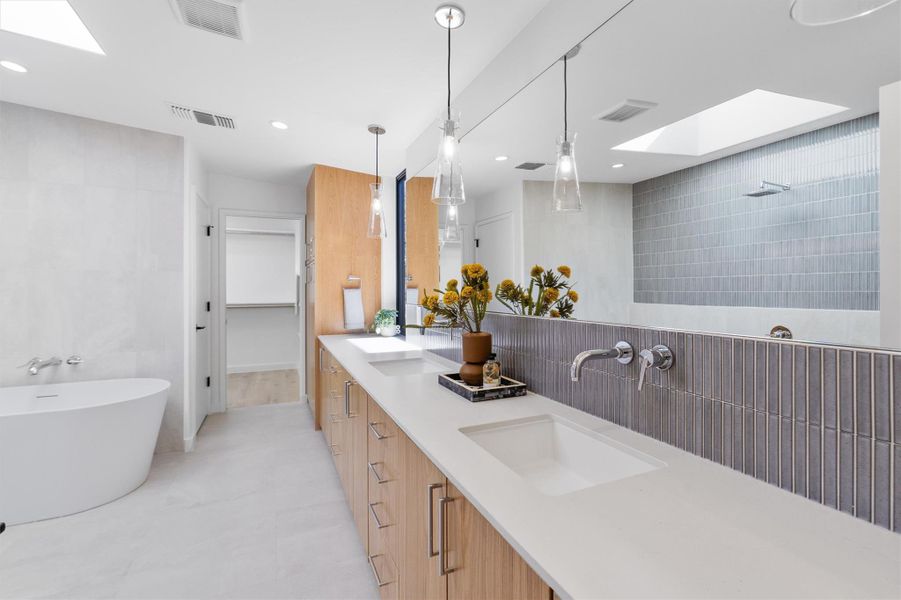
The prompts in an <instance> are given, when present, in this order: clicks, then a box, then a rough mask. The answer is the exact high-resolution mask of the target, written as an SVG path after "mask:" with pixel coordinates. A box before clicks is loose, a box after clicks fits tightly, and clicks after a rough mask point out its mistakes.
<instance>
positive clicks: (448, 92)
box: [447, 9, 453, 121]
mask: <svg viewBox="0 0 901 600" xmlns="http://www.w3.org/2000/svg"><path fill="white" fill-rule="evenodd" d="M452 19H453V13H452V12H451V10H450V9H448V11H447V120H448V121H450V118H451V108H450V107H451V20H452Z"/></svg>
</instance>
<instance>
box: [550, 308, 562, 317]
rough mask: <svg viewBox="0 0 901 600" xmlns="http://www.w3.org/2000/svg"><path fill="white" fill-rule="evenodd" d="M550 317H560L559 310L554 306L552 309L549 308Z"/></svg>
mask: <svg viewBox="0 0 901 600" xmlns="http://www.w3.org/2000/svg"><path fill="white" fill-rule="evenodd" d="M551 318H552V319H558V318H560V311H559V310H557V309H556V308H554V309H552V310H551Z"/></svg>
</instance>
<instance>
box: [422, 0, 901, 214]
mask: <svg viewBox="0 0 901 600" xmlns="http://www.w3.org/2000/svg"><path fill="white" fill-rule="evenodd" d="M789 5H790V2H789V0H728V1H725V0H679V1H678V2H673V1H672V0H635V1H634V2H632V4H630V5H629V6H628V7H627V8H626V9H625V10H623V11H622V12H621V13H620V14H619V15H618V16H617V17H615V18H614V19H613V20H612V21H611V22H610V23H608V24H607V25H606V26H604V27H603V28H601V29H600V30H598V31H597V32H596V33H595V34H594V35H593V36H591V38H589V39H588V40H587V41H586V42H585V43H584V44H583V45H582V50H581V52H580V54H579V55H578V56H577V57H576V58H575V59H573V60H572V61H570V63H569V125H570V130H572V131H576V132H577V133H578V138H577V144H576V155H577V162H578V166H579V174H580V177H581V179H583V180H587V181H606V182H621V183H634V182H636V181H641V180H643V179H647V178H649V177H653V176H657V175H661V174H664V173H669V172H672V171H675V170H678V169H682V168H685V167H688V166H691V165H694V164H699V163H702V162H707V161H709V160H711V159H713V158H718V157H719V156H724V155H727V154H732V153H734V152H736V151H738V150H742V149H745V148H747V147H752V146H757V145H761V144H763V143H767V142H769V141H773V140H774V139H781V138H784V137H788V136H789V135H794V134H797V133H800V132H801V131H805V130H812V129H816V128H819V127H822V126H825V125H828V124H831V123H836V122H840V121H845V120H847V119H850V118H853V117H855V116H860V115H864V114H869V113H872V112H876V111H877V110H878V88H879V86H880V85H884V84H886V83H889V82H892V81H897V80H899V79H901V3H897V4H895V5H893V6H890V7H888V8H886V9H884V10H882V11H879V12H877V13H874V14H872V15H869V16H867V17H864V18H861V19H857V20H855V21H851V22H847V23H842V24H838V25H833V26H828V27H817V28H812V27H803V26H800V25H798V24H796V23H795V22H794V21H792V20H790V19H789V16H788V9H789ZM576 41H577V40H573V42H574V43H575V42H576ZM758 88H760V89H765V90H770V91H774V92H779V93H783V94H789V95H794V96H801V97H806V98H812V99H815V100H821V101H825V102H830V103H834V104H839V105H842V106H847V107H850V110H849V111H846V112H843V113H839V114H838V115H835V116H834V117H831V118H829V119H825V120H821V121H817V122H815V123H813V124H810V125H808V126H806V127H802V128H795V129H792V130H789V131H786V132H782V133H781V134H776V135H773V136H769V137H767V138H762V139H761V140H757V141H756V142H753V143H750V144H745V145H743V146H738V147H733V148H730V149H726V150H724V151H720V152H718V153H713V154H709V155H705V156H701V157H688V156H674V155H661V154H644V153H641V154H640V153H634V152H624V151H613V150H611V148H612V147H613V146H616V145H618V144H620V143H622V142H624V141H626V140H629V139H632V138H634V137H636V136H639V135H642V134H645V133H648V132H650V131H653V130H655V129H657V128H658V127H661V126H663V125H667V124H669V123H672V122H674V121H677V120H679V119H681V118H683V117H686V116H688V115H690V114H693V113H696V112H698V111H700V110H703V109H705V108H709V107H711V106H713V105H716V104H719V103H721V102H723V101H725V100H728V99H730V98H733V97H736V96H739V95H741V94H744V93H746V92H748V91H751V90H753V89H758ZM562 96H563V80H562V65H559V66H555V67H554V68H552V69H551V70H549V71H548V72H546V73H545V74H544V75H542V76H541V77H540V78H539V79H538V80H536V81H535V82H534V83H532V84H531V85H530V86H529V87H528V88H526V89H525V90H524V91H523V92H521V93H520V94H518V95H517V96H516V97H515V98H513V99H512V100H511V101H510V102H508V103H507V104H506V105H504V106H503V107H502V108H501V109H500V110H499V111H497V112H496V113H495V114H494V115H492V116H491V117H490V118H489V119H488V120H486V121H485V122H484V123H482V124H480V125H479V126H478V127H477V128H476V129H475V130H473V131H472V132H470V133H469V134H468V135H467V136H466V137H465V138H464V140H463V143H462V144H461V150H462V152H463V159H464V173H465V181H466V187H467V194H468V195H469V196H470V197H476V196H478V195H479V194H483V193H486V192H489V191H491V190H493V189H496V188H498V187H501V186H505V185H512V184H513V183H514V182H516V181H518V180H521V179H553V171H554V169H553V165H551V166H548V167H544V168H543V169H541V170H539V171H535V172H529V171H519V170H515V169H514V168H513V167H514V166H515V165H517V164H519V163H521V162H524V161H536V162H549V163H552V162H553V161H554V158H555V140H556V137H557V136H558V135H559V134H560V132H561V130H562V129H563V114H562V110H563V109H562V105H563V97H562ZM626 98H635V99H639V100H649V101H653V102H657V103H658V104H659V106H657V107H656V108H654V109H652V110H650V111H648V112H646V113H644V114H643V115H640V116H637V117H635V118H633V119H631V120H629V121H626V122H624V123H607V122H602V121H597V120H594V119H593V117H594V116H595V115H597V114H599V113H601V112H602V111H605V110H606V109H608V108H611V107H613V106H614V105H615V104H617V103H618V102H620V101H621V100H624V99H626ZM497 155H507V156H509V157H510V159H509V160H508V161H506V162H496V161H495V160H494V157H495V156H497ZM620 162H622V163H625V164H626V166H625V167H624V168H622V169H612V168H610V165H612V164H614V163H620ZM430 170H431V169H430V168H429V169H426V170H425V171H430Z"/></svg>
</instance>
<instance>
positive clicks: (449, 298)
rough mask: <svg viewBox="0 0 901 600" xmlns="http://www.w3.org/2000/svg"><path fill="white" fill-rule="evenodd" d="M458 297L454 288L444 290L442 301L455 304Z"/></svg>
mask: <svg viewBox="0 0 901 600" xmlns="http://www.w3.org/2000/svg"><path fill="white" fill-rule="evenodd" d="M459 299H460V295H459V294H458V293H457V292H455V291H454V290H448V291H446V292H444V303H445V304H456V303H457V300H459Z"/></svg>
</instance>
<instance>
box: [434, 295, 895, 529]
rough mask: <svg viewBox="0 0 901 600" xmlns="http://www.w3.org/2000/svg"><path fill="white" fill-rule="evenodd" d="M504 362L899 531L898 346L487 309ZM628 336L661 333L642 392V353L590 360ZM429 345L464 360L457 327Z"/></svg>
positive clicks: (645, 341) (654, 340) (549, 390)
mask: <svg viewBox="0 0 901 600" xmlns="http://www.w3.org/2000/svg"><path fill="white" fill-rule="evenodd" d="M483 328H484V330H485V331H490V332H491V333H492V335H493V343H494V347H495V352H497V354H498V359H499V360H500V362H501V364H502V367H503V373H504V374H505V375H506V376H508V377H512V378H514V379H517V380H519V381H522V382H524V383H526V384H527V385H528V386H529V389H530V390H531V391H533V392H535V393H538V394H541V395H544V396H547V397H549V398H552V399H554V400H556V401H558V402H561V403H563V404H566V405H568V406H572V407H574V408H577V409H579V410H582V411H585V412H588V413H591V414H593V415H596V416H599V417H601V418H603V419H607V420H609V421H612V422H614V423H617V424H619V425H622V426H624V427H628V428H630V429H633V430H635V431H638V432H639V433H642V434H644V435H647V436H650V437H653V438H656V439H658V440H660V441H663V442H665V443H667V444H671V445H673V446H676V447H678V448H681V449H683V450H686V451H687V452H692V453H693V454H697V455H698V456H701V457H703V458H706V459H709V460H712V461H714V462H717V463H720V464H722V465H724V466H727V467H729V468H732V469H735V470H737V471H740V472H742V473H745V474H747V475H749V476H751V477H755V478H757V479H760V480H761V481H765V482H767V483H770V484H771V485H775V486H778V487H781V488H782V489H784V490H786V491H788V492H792V493H795V494H798V495H801V496H804V497H806V498H809V499H810V500H812V501H814V502H818V503H821V504H824V505H826V506H830V507H832V508H836V509H838V510H842V511H844V512H847V513H849V514H852V515H855V516H857V517H858V518H860V519H864V520H867V521H870V522H872V523H875V524H876V525H879V526H881V527H885V528H888V529H893V530H894V531H899V532H901V509H899V504H901V500H899V494H901V466H899V459H901V354H899V353H891V352H876V351H872V350H867V349H856V348H840V347H834V346H825V345H817V344H804V343H799V342H794V341H785V342H776V341H769V340H764V339H750V338H738V337H735V338H733V337H729V336H725V335H705V334H702V333H694V332H684V331H672V330H657V329H650V328H642V327H627V326H622V325H611V324H604V323H590V322H585V321H564V320H555V319H539V318H523V317H516V316H513V315H504V314H497V313H492V314H489V315H488V316H487V317H486V320H485V322H484V324H483ZM619 340H624V341H627V342H629V343H631V344H632V345H633V347H634V348H635V351H636V353H637V352H639V351H640V350H641V349H642V348H649V347H651V346H653V345H655V344H665V345H667V346H669V347H670V349H671V350H673V352H674V354H675V363H674V365H673V368H672V369H670V370H669V371H666V372H660V371H656V370H653V371H651V372H650V374H649V375H648V377H647V379H646V382H645V386H644V388H643V389H642V391H641V392H639V391H638V369H639V367H638V361H637V360H635V361H633V362H632V364H630V365H621V364H619V363H618V362H616V361H612V360H606V361H589V362H586V363H585V364H584V365H583V369H582V377H581V381H580V382H579V383H572V382H571V381H570V378H569V369H570V365H571V363H572V360H573V358H574V357H575V355H576V354H578V353H579V352H581V351H582V350H586V349H590V348H611V347H613V345H614V344H615V343H616V342H617V341H619ZM424 345H425V347H426V348H427V349H429V350H431V351H433V352H435V353H437V354H440V355H442V356H445V357H447V358H449V359H451V360H455V361H458V362H459V361H460V360H461V337H460V334H459V332H454V333H448V332H447V331H446V330H441V331H436V330H427V332H426V334H425V337H424Z"/></svg>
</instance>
